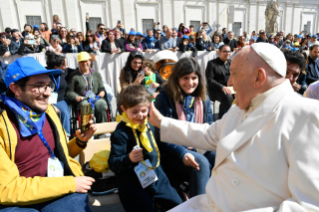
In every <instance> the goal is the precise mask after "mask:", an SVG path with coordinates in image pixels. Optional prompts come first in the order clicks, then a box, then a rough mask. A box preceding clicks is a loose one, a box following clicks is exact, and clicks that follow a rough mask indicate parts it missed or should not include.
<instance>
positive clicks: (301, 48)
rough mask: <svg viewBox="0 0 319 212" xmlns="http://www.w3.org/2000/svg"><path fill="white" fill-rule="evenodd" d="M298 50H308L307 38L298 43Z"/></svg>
mask: <svg viewBox="0 0 319 212" xmlns="http://www.w3.org/2000/svg"><path fill="white" fill-rule="evenodd" d="M300 50H301V51H308V50H309V48H308V41H307V39H304V40H303V41H302V43H300Z"/></svg>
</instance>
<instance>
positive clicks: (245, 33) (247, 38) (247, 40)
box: [243, 31, 250, 43]
mask: <svg viewBox="0 0 319 212" xmlns="http://www.w3.org/2000/svg"><path fill="white" fill-rule="evenodd" d="M243 37H244V38H245V43H248V42H249V40H250V36H249V35H248V33H247V31H244V32H243Z"/></svg>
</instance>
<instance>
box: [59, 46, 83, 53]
mask: <svg viewBox="0 0 319 212" xmlns="http://www.w3.org/2000/svg"><path fill="white" fill-rule="evenodd" d="M76 49H77V50H76V51H73V50H72V46H71V45H69V44H67V45H66V46H65V48H63V50H62V52H63V53H80V52H82V51H83V48H82V46H81V45H78V46H76Z"/></svg>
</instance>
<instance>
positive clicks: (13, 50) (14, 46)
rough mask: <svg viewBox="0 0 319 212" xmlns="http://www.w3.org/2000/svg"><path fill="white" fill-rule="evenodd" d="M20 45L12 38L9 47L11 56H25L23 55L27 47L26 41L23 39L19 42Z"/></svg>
mask: <svg viewBox="0 0 319 212" xmlns="http://www.w3.org/2000/svg"><path fill="white" fill-rule="evenodd" d="M19 43H20V45H19ZM19 43H17V42H16V41H15V39H14V38H12V40H11V43H10V45H9V49H10V54H11V55H14V54H19V55H23V53H24V47H25V45H24V39H23V38H21V39H20V41H19Z"/></svg>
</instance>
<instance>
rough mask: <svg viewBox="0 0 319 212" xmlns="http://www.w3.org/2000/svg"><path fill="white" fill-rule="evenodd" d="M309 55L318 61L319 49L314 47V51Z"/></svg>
mask: <svg viewBox="0 0 319 212" xmlns="http://www.w3.org/2000/svg"><path fill="white" fill-rule="evenodd" d="M309 55H310V57H311V58H312V59H313V60H316V59H318V57H319V47H314V48H313V50H312V51H309Z"/></svg>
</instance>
